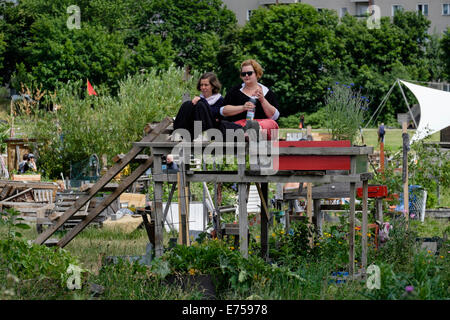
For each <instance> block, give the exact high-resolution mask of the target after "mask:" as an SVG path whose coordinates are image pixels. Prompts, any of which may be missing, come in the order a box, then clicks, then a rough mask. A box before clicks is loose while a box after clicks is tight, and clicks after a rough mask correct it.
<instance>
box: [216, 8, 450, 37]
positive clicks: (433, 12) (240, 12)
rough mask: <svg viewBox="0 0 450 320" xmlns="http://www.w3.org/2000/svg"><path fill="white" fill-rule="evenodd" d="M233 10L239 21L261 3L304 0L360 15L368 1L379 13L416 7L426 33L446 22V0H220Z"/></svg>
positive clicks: (448, 21) (443, 27) (448, 17)
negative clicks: (428, 23)
mask: <svg viewBox="0 0 450 320" xmlns="http://www.w3.org/2000/svg"><path fill="white" fill-rule="evenodd" d="M222 1H223V3H224V4H225V5H226V6H227V7H228V9H230V10H231V11H233V12H234V13H235V14H236V17H237V20H238V23H239V24H241V25H243V24H245V23H246V21H248V19H249V18H250V16H251V13H252V10H255V9H257V8H259V7H261V6H271V5H276V4H277V3H278V4H279V5H285V4H291V3H299V2H301V3H307V4H310V5H312V6H314V7H316V8H317V9H318V10H320V9H333V10H336V11H337V13H338V15H339V16H343V15H345V13H348V14H350V15H354V16H357V17H358V16H363V15H364V14H365V13H366V12H367V9H368V7H369V5H371V4H372V5H377V6H378V7H379V8H380V14H381V16H382V17H386V16H387V17H392V16H393V15H394V14H395V12H396V11H397V10H406V11H420V12H422V13H423V14H424V15H426V16H427V17H428V19H429V20H430V21H431V26H430V29H429V30H428V32H429V33H442V32H444V31H445V30H446V29H447V27H448V26H449V25H450V0H278V1H276V0H222Z"/></svg>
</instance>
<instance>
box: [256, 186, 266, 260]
mask: <svg viewBox="0 0 450 320" xmlns="http://www.w3.org/2000/svg"><path fill="white" fill-rule="evenodd" d="M256 186H257V187H258V186H259V184H258V183H257V184H256ZM258 191H261V193H260V198H261V203H262V204H263V205H262V206H261V238H260V239H261V258H263V259H264V260H265V261H267V259H268V258H269V208H268V202H267V201H268V200H267V196H268V194H269V184H268V183H261V186H260V187H259V188H258Z"/></svg>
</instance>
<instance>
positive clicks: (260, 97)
mask: <svg viewBox="0 0 450 320" xmlns="http://www.w3.org/2000/svg"><path fill="white" fill-rule="evenodd" d="M253 96H254V97H256V99H258V100H259V101H260V102H263V101H264V99H265V98H264V94H263V91H262V89H261V87H260V86H258V89H256V90H255V92H253Z"/></svg>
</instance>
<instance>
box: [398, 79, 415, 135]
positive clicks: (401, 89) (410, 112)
mask: <svg viewBox="0 0 450 320" xmlns="http://www.w3.org/2000/svg"><path fill="white" fill-rule="evenodd" d="M397 83H398V86H399V87H400V91H401V92H402V95H403V99H405V102H406V105H407V106H408V110H409V114H410V115H411V118H412V120H413V122H414V125H415V126H416V129H417V128H418V126H417V123H416V119H414V115H413V113H412V111H411V108H410V107H409V103H408V100H407V99H406V96H405V92H404V91H403V88H402V85H401V84H400V81H399V80H398V79H397Z"/></svg>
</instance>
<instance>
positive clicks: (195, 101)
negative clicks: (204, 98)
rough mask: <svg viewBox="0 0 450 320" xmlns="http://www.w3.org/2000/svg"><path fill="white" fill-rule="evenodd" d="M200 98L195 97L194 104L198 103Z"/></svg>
mask: <svg viewBox="0 0 450 320" xmlns="http://www.w3.org/2000/svg"><path fill="white" fill-rule="evenodd" d="M199 100H200V97H197V96H195V97H194V99H192V104H193V105H196V104H197V102H198V101H199Z"/></svg>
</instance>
